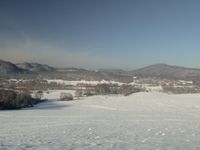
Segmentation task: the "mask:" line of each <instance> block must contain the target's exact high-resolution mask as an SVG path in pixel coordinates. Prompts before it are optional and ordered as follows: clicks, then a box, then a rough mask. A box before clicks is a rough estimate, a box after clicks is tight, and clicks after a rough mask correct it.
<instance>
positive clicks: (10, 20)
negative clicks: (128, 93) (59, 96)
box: [0, 0, 200, 70]
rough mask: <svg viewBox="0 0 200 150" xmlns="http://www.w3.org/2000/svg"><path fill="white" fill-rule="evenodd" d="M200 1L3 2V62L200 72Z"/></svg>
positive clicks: (0, 24)
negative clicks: (192, 69) (156, 66)
mask: <svg viewBox="0 0 200 150" xmlns="http://www.w3.org/2000/svg"><path fill="white" fill-rule="evenodd" d="M199 8H200V1H199V0H1V1H0V59H4V60H9V61H14V62H24V61H29V62H39V63H45V64H50V65H53V66H58V67H81V68H89V69H97V68H122V69H129V70H131V69H134V68H139V67H142V66H146V65H150V64H155V63H167V64H173V65H181V66H187V67H198V68H200V61H199V57H200V9H199Z"/></svg>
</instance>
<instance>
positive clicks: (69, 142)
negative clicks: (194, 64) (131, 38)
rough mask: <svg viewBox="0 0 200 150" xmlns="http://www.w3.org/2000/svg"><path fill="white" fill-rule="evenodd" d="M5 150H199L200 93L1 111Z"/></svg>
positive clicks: (92, 100) (85, 100) (104, 98)
mask: <svg viewBox="0 0 200 150" xmlns="http://www.w3.org/2000/svg"><path fill="white" fill-rule="evenodd" d="M55 93H57V95H58V91H57V92H54V93H50V95H49V97H51V98H52V97H53V95H52V94H55ZM46 96H48V95H46ZM54 98H56V96H54ZM0 149H1V150H4V149H13V150H15V149H24V150H25V149H34V150H35V149H41V150H45V149H51V150H58V149H67V150H73V149H80V150H83V149H85V150H90V149H92V150H102V149H106V150H108V149H113V150H126V149H131V150H132V149H133V150H134V149H135V150H136V149H137V150H171V149H174V150H199V149H200V94H188V95H167V94H164V93H158V92H152V93H136V94H133V95H130V96H128V97H123V96H92V97H84V98H81V99H80V100H76V101H68V102H57V101H53V100H51V101H50V102H45V103H41V104H39V105H37V106H35V107H34V108H28V109H23V110H14V111H0Z"/></svg>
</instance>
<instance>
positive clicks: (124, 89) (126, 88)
mask: <svg viewBox="0 0 200 150" xmlns="http://www.w3.org/2000/svg"><path fill="white" fill-rule="evenodd" d="M140 91H143V90H142V89H140V88H136V87H134V86H131V85H122V86H121V87H120V88H119V92H118V93H119V94H122V95H124V96H128V95H130V94H132V93H137V92H140Z"/></svg>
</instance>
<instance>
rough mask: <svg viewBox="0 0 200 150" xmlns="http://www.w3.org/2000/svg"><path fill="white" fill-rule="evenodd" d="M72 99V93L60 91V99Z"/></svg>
mask: <svg viewBox="0 0 200 150" xmlns="http://www.w3.org/2000/svg"><path fill="white" fill-rule="evenodd" d="M70 100H73V95H72V94H71V93H64V92H62V93H60V101H70Z"/></svg>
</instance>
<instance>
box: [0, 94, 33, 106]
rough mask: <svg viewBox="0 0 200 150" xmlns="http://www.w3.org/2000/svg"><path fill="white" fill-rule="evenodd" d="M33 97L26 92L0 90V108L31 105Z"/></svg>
mask: <svg viewBox="0 0 200 150" xmlns="http://www.w3.org/2000/svg"><path fill="white" fill-rule="evenodd" d="M33 103H34V99H32V97H31V96H30V95H29V93H27V92H15V91H10V90H0V108H1V109H17V108H23V107H29V106H32V105H33Z"/></svg>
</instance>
